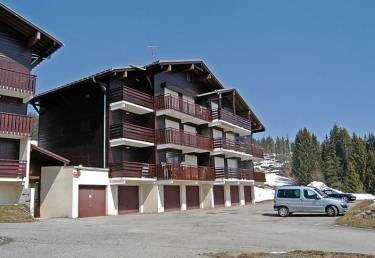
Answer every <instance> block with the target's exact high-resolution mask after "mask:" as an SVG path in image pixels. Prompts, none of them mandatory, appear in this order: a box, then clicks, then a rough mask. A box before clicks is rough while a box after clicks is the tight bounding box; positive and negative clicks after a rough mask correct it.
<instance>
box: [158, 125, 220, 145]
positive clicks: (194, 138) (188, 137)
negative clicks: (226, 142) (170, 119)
mask: <svg viewBox="0 0 375 258" xmlns="http://www.w3.org/2000/svg"><path fill="white" fill-rule="evenodd" d="M156 143H157V144H177V145H183V146H189V147H194V148H198V149H204V150H212V147H213V142H212V138H210V137H207V136H203V135H199V134H193V133H189V132H185V131H180V130H177V129H174V128H165V129H159V130H156Z"/></svg>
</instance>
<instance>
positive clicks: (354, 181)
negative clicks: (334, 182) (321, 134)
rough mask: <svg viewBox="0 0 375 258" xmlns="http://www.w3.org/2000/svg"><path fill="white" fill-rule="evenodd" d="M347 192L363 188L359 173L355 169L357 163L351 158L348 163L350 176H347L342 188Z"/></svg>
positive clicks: (358, 190)
mask: <svg viewBox="0 0 375 258" xmlns="http://www.w3.org/2000/svg"><path fill="white" fill-rule="evenodd" d="M342 189H343V190H344V191H345V192H349V193H357V192H361V191H362V190H363V185H362V182H361V179H360V177H359V175H358V173H357V172H356V170H355V164H354V162H353V161H352V160H351V161H349V164H348V176H347V177H346V178H345V182H344V185H343V188H342Z"/></svg>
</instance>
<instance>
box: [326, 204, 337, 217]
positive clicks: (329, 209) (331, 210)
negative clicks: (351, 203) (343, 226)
mask: <svg viewBox="0 0 375 258" xmlns="http://www.w3.org/2000/svg"><path fill="white" fill-rule="evenodd" d="M326 213H327V215H328V216H329V217H335V216H336V215H337V210H336V208H335V207H333V206H328V207H327V208H326Z"/></svg>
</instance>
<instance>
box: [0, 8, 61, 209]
mask: <svg viewBox="0 0 375 258" xmlns="http://www.w3.org/2000/svg"><path fill="white" fill-rule="evenodd" d="M61 46H62V43H60V42H59V41H58V40H56V39H55V38H53V37H52V36H51V35H49V34H48V33H46V32H45V31H43V30H42V29H40V28H38V27H37V26H35V25H34V24H32V23H31V22H29V21H27V20H26V19H24V18H23V17H21V16H20V15H18V14H17V13H15V12H14V11H12V10H11V9H9V8H8V7H6V6H4V5H3V4H0V205H3V204H15V203H19V202H20V200H21V199H22V198H24V196H25V195H29V194H30V191H28V190H29V189H30V188H29V182H30V180H29V176H30V174H29V171H30V155H31V154H30V153H32V148H31V145H30V139H31V134H32V119H31V117H29V116H27V102H28V101H29V100H30V99H31V98H32V97H33V96H34V94H35V86H36V77H35V76H34V75H32V74H31V71H32V70H33V68H35V67H36V66H37V65H38V64H40V63H41V62H43V60H44V59H46V58H49V57H50V56H51V55H52V54H53V53H54V52H55V51H56V50H57V49H59V48H60V47H61ZM36 152H38V151H34V154H35V153H36ZM29 201H30V200H29Z"/></svg>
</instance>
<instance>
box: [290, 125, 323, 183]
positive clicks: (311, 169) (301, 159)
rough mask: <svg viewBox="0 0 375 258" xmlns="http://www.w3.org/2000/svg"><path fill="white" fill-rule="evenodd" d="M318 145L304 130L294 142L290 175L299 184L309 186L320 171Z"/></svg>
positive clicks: (313, 137)
mask: <svg viewBox="0 0 375 258" xmlns="http://www.w3.org/2000/svg"><path fill="white" fill-rule="evenodd" d="M317 150H318V153H317ZM319 161H320V158H319V145H318V141H317V140H316V137H315V136H314V135H312V134H311V133H310V132H309V131H308V130H307V129H306V128H305V129H303V130H300V131H299V132H298V133H297V135H296V139H295V142H294V150H293V155H292V175H293V176H294V177H295V178H296V179H297V180H298V181H299V183H301V184H309V183H310V182H311V181H312V180H314V179H315V178H314V177H315V176H316V175H317V171H319V169H320V162H319Z"/></svg>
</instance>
